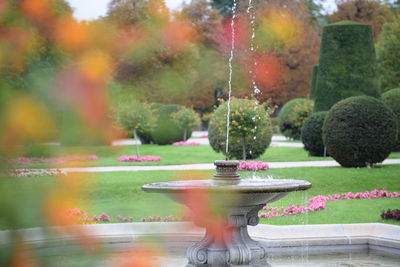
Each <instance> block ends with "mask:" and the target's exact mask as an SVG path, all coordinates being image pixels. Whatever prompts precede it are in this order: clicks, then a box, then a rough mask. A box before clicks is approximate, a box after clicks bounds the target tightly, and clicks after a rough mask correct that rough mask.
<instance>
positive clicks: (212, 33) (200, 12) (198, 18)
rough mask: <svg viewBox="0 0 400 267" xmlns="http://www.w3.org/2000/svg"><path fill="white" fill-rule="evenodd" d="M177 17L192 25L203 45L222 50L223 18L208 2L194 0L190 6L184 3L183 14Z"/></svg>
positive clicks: (205, 0)
mask: <svg viewBox="0 0 400 267" xmlns="http://www.w3.org/2000/svg"><path fill="white" fill-rule="evenodd" d="M177 15H178V16H179V17H180V18H183V19H185V20H187V21H189V22H190V23H191V24H192V26H193V27H194V28H195V29H196V31H197V33H198V35H199V38H200V41H201V43H202V44H203V45H205V46H206V47H212V48H216V49H220V45H221V43H222V42H223V40H222V39H223V34H224V29H223V27H222V21H223V16H222V15H220V14H219V13H218V12H217V11H216V10H215V9H213V8H211V5H210V3H209V2H208V1H207V0H192V1H191V2H190V3H189V4H185V3H184V4H183V6H182V10H181V12H180V13H179V14H177Z"/></svg>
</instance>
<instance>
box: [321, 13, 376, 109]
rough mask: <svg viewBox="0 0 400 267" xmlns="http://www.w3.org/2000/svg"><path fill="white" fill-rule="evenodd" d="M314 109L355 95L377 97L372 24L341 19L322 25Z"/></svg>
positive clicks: (327, 107)
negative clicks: (341, 20) (340, 20)
mask: <svg viewBox="0 0 400 267" xmlns="http://www.w3.org/2000/svg"><path fill="white" fill-rule="evenodd" d="M316 88H317V90H316V92H315V109H314V111H324V110H329V109H330V108H331V107H332V106H333V105H334V104H335V103H337V102H338V101H340V100H342V99H345V98H348V97H351V96H358V95H368V96H373V97H377V98H378V97H380V88H379V79H378V75H377V65H376V57H375V48H374V42H373V34H372V28H371V26H370V25H368V24H361V23H357V22H351V21H343V22H338V23H334V24H330V25H327V26H325V27H324V29H323V33H322V41H321V49H320V59H319V67H318V79H317V87H316Z"/></svg>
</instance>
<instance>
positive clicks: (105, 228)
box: [0, 222, 400, 256]
mask: <svg viewBox="0 0 400 267" xmlns="http://www.w3.org/2000/svg"><path fill="white" fill-rule="evenodd" d="M70 227H82V228H83V229H84V230H85V231H86V233H87V234H89V235H90V236H92V237H96V238H100V239H101V241H102V242H103V244H106V245H115V244H118V245H123V244H126V245H129V244H135V243H138V242H140V240H143V239H144V238H150V237H162V238H161V239H160V238H158V239H156V240H158V241H156V242H160V240H163V242H164V243H165V244H164V245H166V246H168V248H169V250H175V251H182V250H185V249H186V248H187V247H189V246H190V245H191V244H193V243H194V242H196V241H199V240H200V239H201V237H202V236H203V233H204V230H203V229H201V228H197V227H194V226H193V225H192V224H191V223H187V222H168V223H164V222H151V223H113V224H97V225H79V226H70ZM47 230H48V231H50V232H53V233H58V234H57V235H51V236H50V237H49V235H45V234H44V232H45V231H43V228H30V229H22V230H16V231H18V232H19V233H20V234H21V235H22V236H23V239H24V240H25V242H26V243H28V244H29V245H31V246H33V247H36V248H46V247H50V246H53V245H56V244H61V245H66V244H68V243H69V241H73V236H71V235H68V234H59V233H62V232H63V231H62V227H49V228H48V229H47ZM48 231H46V232H47V233H48ZM65 232H71V231H64V233H65ZM72 232H74V231H72ZM12 233H13V232H12V231H0V246H8V245H10V239H9V237H11V235H12ZM249 233H250V235H251V236H252V237H253V238H254V239H255V240H258V241H260V242H262V243H263V244H264V245H265V247H266V248H267V250H268V253H269V254H271V255H274V254H280V255H282V254H289V255H296V254H299V253H301V254H304V251H305V250H306V251H307V254H310V255H311V254H324V253H333V252H335V253H340V252H346V253H347V252H365V251H375V252H380V253H389V254H391V255H396V256H400V226H397V225H390V224H383V223H360V224H320V225H294V226H276V225H266V224H260V225H258V226H256V227H249Z"/></svg>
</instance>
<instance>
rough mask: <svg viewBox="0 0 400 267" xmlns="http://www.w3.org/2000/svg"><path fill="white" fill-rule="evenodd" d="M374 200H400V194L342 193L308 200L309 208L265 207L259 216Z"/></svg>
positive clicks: (304, 211)
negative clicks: (329, 203) (349, 201)
mask: <svg viewBox="0 0 400 267" xmlns="http://www.w3.org/2000/svg"><path fill="white" fill-rule="evenodd" d="M374 198H400V193H398V192H393V193H389V192H388V191H386V190H378V189H375V190H373V191H371V192H369V191H365V192H359V193H352V192H348V193H342V194H335V195H328V196H321V195H319V196H315V197H312V198H310V199H308V200H307V204H308V206H300V204H296V205H289V207H287V208H282V207H269V206H268V205H267V206H265V207H263V210H265V211H267V212H262V213H260V214H259V217H260V218H271V217H282V216H287V215H296V214H301V213H306V212H308V211H317V210H324V209H326V202H328V201H336V200H341V199H374Z"/></svg>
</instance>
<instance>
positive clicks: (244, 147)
mask: <svg viewBox="0 0 400 267" xmlns="http://www.w3.org/2000/svg"><path fill="white" fill-rule="evenodd" d="M242 152H243V160H246V137H243V138H242Z"/></svg>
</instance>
